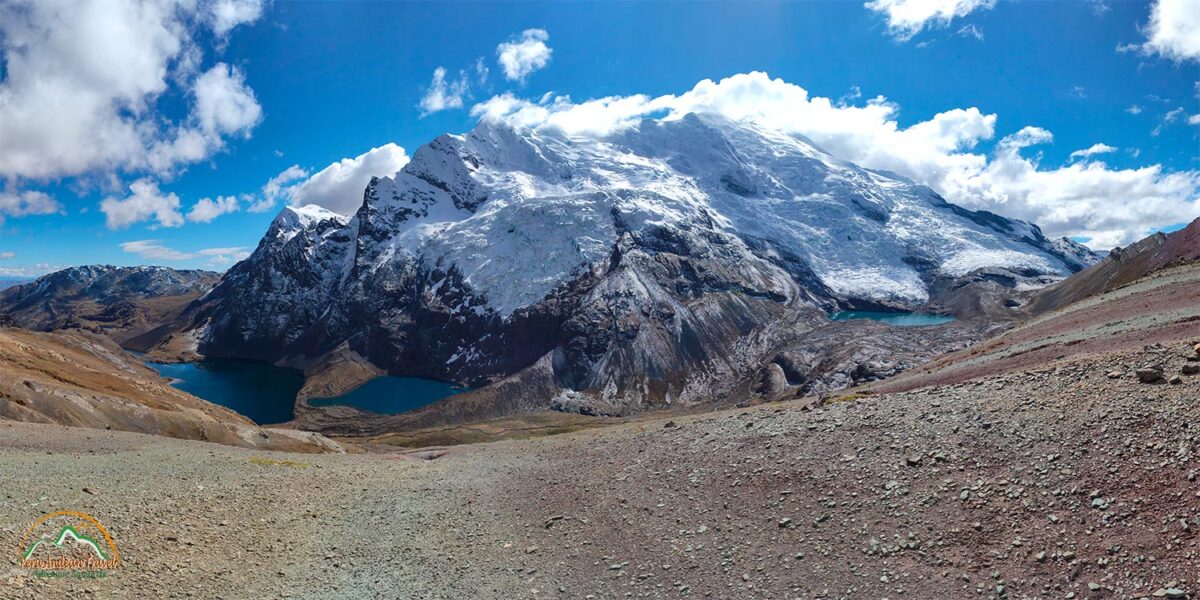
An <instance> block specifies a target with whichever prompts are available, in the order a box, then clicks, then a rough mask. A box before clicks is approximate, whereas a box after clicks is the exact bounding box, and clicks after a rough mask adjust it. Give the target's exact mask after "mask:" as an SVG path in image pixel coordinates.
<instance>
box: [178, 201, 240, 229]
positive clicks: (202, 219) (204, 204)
mask: <svg viewBox="0 0 1200 600" xmlns="http://www.w3.org/2000/svg"><path fill="white" fill-rule="evenodd" d="M237 210H238V201H237V198H234V197H233V196H217V199H216V200H213V199H212V198H201V199H200V201H199V202H197V203H195V204H193V205H192V210H190V211H188V214H187V220H189V221H191V222H193V223H211V222H212V220H213V219H215V218H217V217H219V216H221V215H224V214H228V213H231V212H237Z"/></svg>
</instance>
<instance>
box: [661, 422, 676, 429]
mask: <svg viewBox="0 0 1200 600" xmlns="http://www.w3.org/2000/svg"><path fill="white" fill-rule="evenodd" d="M675 427H678V425H676V424H675V421H667V422H666V423H663V429H674V428H675Z"/></svg>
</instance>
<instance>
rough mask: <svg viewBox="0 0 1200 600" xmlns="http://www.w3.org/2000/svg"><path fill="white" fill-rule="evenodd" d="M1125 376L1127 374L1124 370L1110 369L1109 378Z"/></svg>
mask: <svg viewBox="0 0 1200 600" xmlns="http://www.w3.org/2000/svg"><path fill="white" fill-rule="evenodd" d="M1124 376H1125V374H1124V373H1122V372H1120V371H1109V372H1108V378H1109V379H1120V378H1122V377H1124Z"/></svg>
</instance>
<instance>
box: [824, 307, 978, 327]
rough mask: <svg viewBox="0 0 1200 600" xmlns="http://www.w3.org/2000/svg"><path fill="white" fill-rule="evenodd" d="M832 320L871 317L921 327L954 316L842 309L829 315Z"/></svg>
mask: <svg viewBox="0 0 1200 600" xmlns="http://www.w3.org/2000/svg"><path fill="white" fill-rule="evenodd" d="M829 318H830V320H833V321H849V320H851V319H871V320H872V321H881V322H884V323H887V324H888V325H896V326H899V327H922V326H925V325H941V324H942V323H949V322H950V321H953V320H954V317H949V316H946V315H934V314H928V313H890V312H872V311H868V310H844V311H840V312H835V313H833V314H832V315H830V316H829Z"/></svg>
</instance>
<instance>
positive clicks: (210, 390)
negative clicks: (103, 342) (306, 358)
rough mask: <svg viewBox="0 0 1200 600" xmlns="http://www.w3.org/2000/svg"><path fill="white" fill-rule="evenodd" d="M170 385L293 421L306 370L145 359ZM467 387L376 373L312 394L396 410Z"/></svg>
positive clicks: (262, 418)
mask: <svg viewBox="0 0 1200 600" xmlns="http://www.w3.org/2000/svg"><path fill="white" fill-rule="evenodd" d="M146 365H147V366H149V367H151V368H153V369H154V370H155V371H158V373H159V374H160V375H162V376H163V377H166V378H168V379H170V380H171V385H174V386H175V387H177V388H179V389H181V390H183V391H185V392H187V393H189V394H192V395H193V396H196V397H199V398H203V399H205V400H208V401H209V402H212V403H213V404H219V405H221V406H225V407H227V408H231V409H233V410H235V411H237V412H238V413H240V414H242V415H245V416H246V417H248V418H249V419H250V420H251V421H254V422H255V423H258V424H259V425H273V424H277V423H284V422H287V421H291V420H292V418H294V416H295V409H296V394H297V393H299V392H300V388H301V387H303V386H304V374H303V373H302V372H300V371H298V370H296V369H288V368H285V367H277V366H275V365H272V364H269V363H265V362H254V361H248V360H231V359H219V358H210V359H206V360H202V361H200V362H194V363H178V364H165V363H146ZM465 391H467V389H466V388H462V387H458V386H455V385H453V384H449V383H444V382H441V381H433V380H431V379H420V378H417V377H377V378H375V379H372V380H371V381H368V382H367V383H365V384H363V385H361V386H359V387H357V388H355V389H354V390H352V391H351V392H350V393H348V394H346V395H344V396H339V397H337V398H312V399H310V400H309V401H308V402H309V404H311V405H313V406H333V405H342V406H353V407H355V408H359V409H362V410H367V411H371V412H375V413H382V414H393V413H400V412H405V411H409V410H413V409H415V408H420V407H422V406H425V405H426V404H429V403H432V402H435V401H437V400H441V399H442V398H445V397H447V396H453V395H454V394H457V393H460V392H465Z"/></svg>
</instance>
